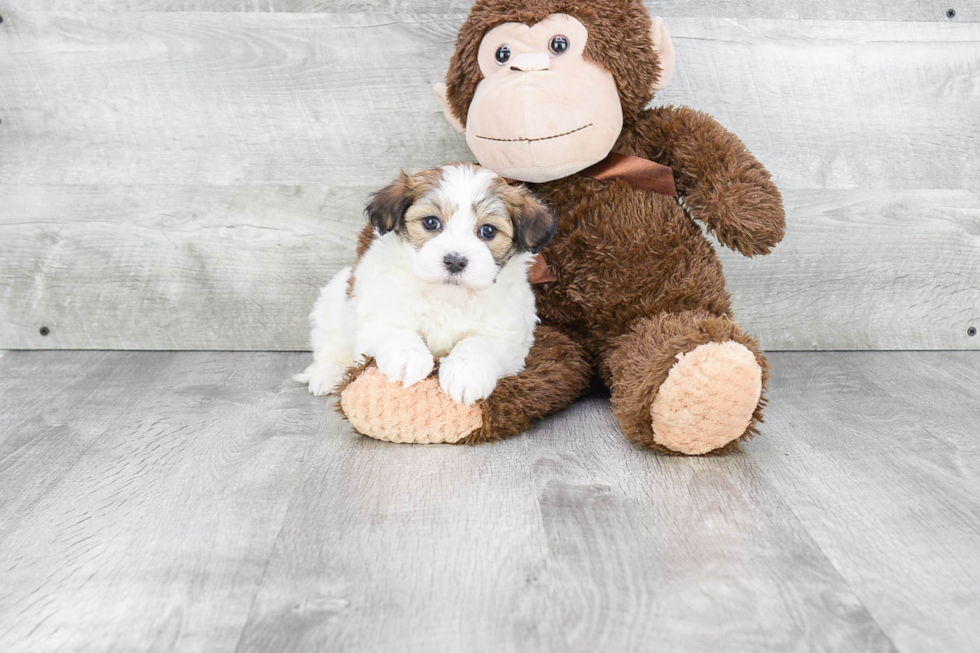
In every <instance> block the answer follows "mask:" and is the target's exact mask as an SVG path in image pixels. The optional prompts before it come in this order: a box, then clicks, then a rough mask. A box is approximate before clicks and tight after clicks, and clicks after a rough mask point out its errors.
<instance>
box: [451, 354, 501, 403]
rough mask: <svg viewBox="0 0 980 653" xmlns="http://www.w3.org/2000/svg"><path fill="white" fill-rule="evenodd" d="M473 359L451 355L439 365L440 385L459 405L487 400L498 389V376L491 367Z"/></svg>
mask: <svg viewBox="0 0 980 653" xmlns="http://www.w3.org/2000/svg"><path fill="white" fill-rule="evenodd" d="M473 358H474V357H470V356H453V355H452V354H450V355H449V356H446V357H445V358H443V359H442V361H441V362H440V364H439V385H441V386H442V389H443V390H445V392H446V394H447V395H449V396H450V397H451V398H452V400H453V401H455V402H456V403H457V404H466V405H470V404H473V403H475V402H477V401H479V400H480V399H486V398H487V397H489V396H490V393H491V392H493V389H494V388H495V387H497V375H496V374H495V373H494V371H493V370H491V369H490V366H489V365H487V364H485V362H481V361H479V360H474V359H473Z"/></svg>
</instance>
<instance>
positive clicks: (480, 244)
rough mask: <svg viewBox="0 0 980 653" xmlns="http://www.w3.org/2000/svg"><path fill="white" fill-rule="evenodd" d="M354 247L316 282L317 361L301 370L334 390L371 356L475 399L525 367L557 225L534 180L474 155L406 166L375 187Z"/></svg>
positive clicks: (316, 388) (313, 382)
mask: <svg viewBox="0 0 980 653" xmlns="http://www.w3.org/2000/svg"><path fill="white" fill-rule="evenodd" d="M365 212H366V213H367V216H368V218H369V220H370V224H369V225H367V226H366V227H365V229H364V231H363V232H362V233H361V238H360V240H359V243H358V258H357V262H356V263H355V264H354V266H353V267H347V268H344V269H342V270H341V271H340V272H338V273H337V275H336V276H334V278H333V279H332V280H331V281H330V283H328V284H327V285H326V287H324V288H323V290H321V291H320V297H319V299H317V302H316V305H315V306H314V307H313V313H312V314H311V315H310V322H311V324H312V327H313V331H312V334H311V336H310V338H311V341H312V345H313V364H312V365H310V366H309V367H308V368H307V369H306V371H305V372H303V373H302V374H298V375H297V376H296V380H297V381H300V382H302V383H308V384H309V389H310V392H312V393H313V394H315V395H323V394H329V393H330V392H332V390H333V388H334V387H335V386H336V385H337V384H338V383H339V382H340V380H341V378H342V376H343V374H344V371H345V370H346V369H347V368H348V367H350V366H351V365H353V364H354V363H355V362H357V361H359V360H361V359H362V358H364V357H369V356H370V357H373V358H374V359H375V361H376V363H377V365H378V369H379V370H380V371H381V372H382V373H383V374H385V376H387V377H388V379H390V380H391V381H393V382H398V381H400V382H401V383H402V384H403V385H405V386H406V387H407V386H411V385H412V384H414V383H417V382H418V381H421V380H422V379H424V378H426V377H427V376H429V374H430V373H431V372H432V370H433V368H434V365H435V359H436V358H438V359H439V384H440V385H441V386H442V388H443V390H445V392H446V393H447V394H448V395H449V396H450V397H452V399H453V400H454V401H456V402H457V403H462V404H472V403H474V402H476V401H478V400H480V399H484V398H486V397H487V396H489V394H490V393H491V392H492V391H493V389H494V387H496V385H497V380H498V379H500V378H501V377H504V376H508V375H511V374H515V373H517V372H519V371H520V370H522V369H523V368H524V359H525V357H526V356H527V353H528V350H529V349H530V348H531V344H532V343H533V341H534V327H535V324H536V323H537V314H536V313H535V309H534V295H533V294H532V291H531V286H530V283H529V282H528V278H527V270H528V267H529V264H530V262H531V260H532V257H533V254H536V253H537V252H539V251H540V250H541V249H542V248H543V247H544V246H545V245H547V244H548V243H549V242H550V241H551V239H552V237H553V236H554V235H555V232H556V231H557V229H558V223H557V220H556V219H555V217H554V216H553V215H552V213H551V212H550V211H549V210H548V209H547V208H545V207H544V206H543V205H542V204H540V203H539V202H538V201H537V200H536V199H535V198H534V197H533V196H532V195H531V194H530V193H529V192H528V191H527V190H526V189H524V188H519V187H513V186H509V185H508V184H507V182H506V181H504V180H503V179H502V178H501V177H499V176H498V175H497V174H495V173H493V172H491V171H490V170H488V169H486V168H480V167H477V166H474V165H470V164H452V165H447V166H443V167H441V168H437V169H434V170H427V171H425V172H420V173H418V174H416V175H412V176H409V175H406V174H405V173H404V172H402V173H401V176H400V177H399V179H398V180H396V181H395V182H394V183H393V184H391V185H390V186H388V187H387V188H385V189H384V190H381V191H379V192H378V193H376V194H374V195H373V196H372V199H371V202H370V204H368V206H367V209H366V211H365Z"/></svg>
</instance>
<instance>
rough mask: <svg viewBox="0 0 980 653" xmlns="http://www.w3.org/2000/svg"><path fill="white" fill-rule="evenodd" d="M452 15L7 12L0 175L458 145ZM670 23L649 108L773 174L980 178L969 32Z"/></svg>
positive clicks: (965, 183) (376, 173) (164, 175)
mask: <svg viewBox="0 0 980 653" xmlns="http://www.w3.org/2000/svg"><path fill="white" fill-rule="evenodd" d="M8 23H9V24H8ZM459 23H460V21H459V19H457V18H439V17H433V16H418V17H416V18H415V19H414V20H409V19H399V18H395V17H386V16H382V15H375V14H255V13H246V14H229V13H206V12H201V13H184V12H177V13H156V14H152V15H148V14H146V13H140V12H120V13H71V14H63V13H57V12H36V13H30V12H20V13H17V11H15V12H14V15H13V16H11V17H10V18H9V20H8V21H7V22H5V23H3V25H4V28H3V29H4V31H5V32H7V39H6V43H5V45H6V46H7V49H6V52H5V53H4V55H3V56H4V59H5V60H6V67H7V68H8V70H9V72H8V73H6V74H5V81H4V84H3V86H2V87H0V106H4V107H6V109H5V114H6V115H5V116H4V122H3V124H4V129H2V130H0V146H2V147H3V151H4V157H3V159H2V160H0V175H2V178H3V179H4V181H5V183H10V184H63V183H71V184H198V183H203V184H244V183H249V184H253V183H255V184H287V185H293V184H324V183H329V184H330V185H331V186H333V187H339V186H351V185H368V186H374V185H378V184H382V183H385V182H387V181H388V180H389V179H390V177H391V170H392V169H397V168H398V167H399V166H403V167H405V168H408V169H422V168H425V167H429V166H432V165H437V164H441V163H444V162H446V161H454V160H460V159H465V158H469V156H470V155H469V153H468V150H467V149H466V147H465V143H464V142H463V139H462V138H461V137H459V136H458V135H456V134H455V133H454V132H453V131H452V129H451V128H448V127H447V125H446V124H444V120H443V118H442V116H441V114H440V112H439V110H438V108H437V105H436V101H435V98H434V97H433V95H432V91H431V85H432V83H434V82H436V81H439V80H440V79H441V78H442V76H443V75H444V74H445V68H446V65H447V62H448V61H449V56H450V54H451V53H452V44H453V41H454V40H455V35H456V30H457V28H458V26H459ZM671 29H672V31H673V32H674V35H675V41H676V46H677V49H678V51H679V55H678V56H679V63H678V69H677V74H676V76H675V81H674V82H673V83H672V84H671V86H669V87H668V88H667V89H666V90H665V91H664V92H662V93H661V94H660V96H659V97H658V101H659V102H662V103H666V104H672V103H683V104H689V105H692V106H694V107H695V108H698V109H702V110H705V111H708V112H709V113H712V114H713V115H714V116H716V117H717V118H718V119H719V120H720V121H721V122H722V123H723V124H725V125H726V126H727V127H729V128H730V129H732V130H733V131H734V132H735V133H736V134H738V135H739V136H740V137H741V138H742V139H743V140H744V141H745V142H746V144H747V145H748V146H749V148H750V149H752V150H753V152H754V153H756V154H757V155H758V157H759V158H760V160H762V161H763V162H764V163H766V164H767V165H768V166H769V168H770V169H771V170H772V171H773V172H774V174H775V178H776V180H777V182H778V183H779V184H780V186H781V187H783V188H787V189H820V188H835V189H837V188H843V189H856V188H865V189H875V188H882V189H886V188H887V189H940V188H945V189H971V190H980V181H978V179H980V162H978V161H980V156H978V155H980V149H978V147H980V146H978V145H977V142H976V136H977V133H978V132H980V118H978V117H977V112H976V111H973V110H972V108H973V107H975V106H976V105H977V103H978V102H980V87H978V86H977V85H976V84H973V83H972V81H971V80H972V79H973V78H974V77H975V76H976V75H977V74H978V71H980V60H978V56H980V25H976V24H932V23H887V22H855V21H829V22H826V21H825V22H820V21H789V20H761V19H760V20H757V19H745V20H726V19H677V20H676V21H674V22H673V23H672V24H671ZM55 98H57V101H54V99H55ZM379 163H380V165H379Z"/></svg>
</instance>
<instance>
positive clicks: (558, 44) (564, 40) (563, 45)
mask: <svg viewBox="0 0 980 653" xmlns="http://www.w3.org/2000/svg"><path fill="white" fill-rule="evenodd" d="M568 45H569V43H568V37H567V36H564V35H563V34H555V35H554V36H552V37H551V43H549V44H548V49H549V50H551V52H552V53H553V54H558V55H561V54H565V51H566V50H568Z"/></svg>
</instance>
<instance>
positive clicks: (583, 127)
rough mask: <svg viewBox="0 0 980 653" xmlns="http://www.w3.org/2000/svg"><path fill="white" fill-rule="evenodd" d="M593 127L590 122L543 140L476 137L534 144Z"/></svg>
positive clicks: (542, 138) (543, 137) (478, 136)
mask: <svg viewBox="0 0 980 653" xmlns="http://www.w3.org/2000/svg"><path fill="white" fill-rule="evenodd" d="M591 126H592V123H591V122H590V123H589V124H587V125H582V126H581V127H576V128H575V129H573V130H571V131H567V132H565V133H564V134H555V135H554V136H542V137H541V138H525V137H523V136H522V137H520V138H493V137H491V136H480V135H479V134H477V135H476V137H477V138H482V139H483V140H485V141H500V142H502V143H534V142H535V141H547V140H551V139H552V138H561V137H562V136H568V135H569V134H574V133H575V132H580V131H582V130H583V129H588V128H589V127H591Z"/></svg>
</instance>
